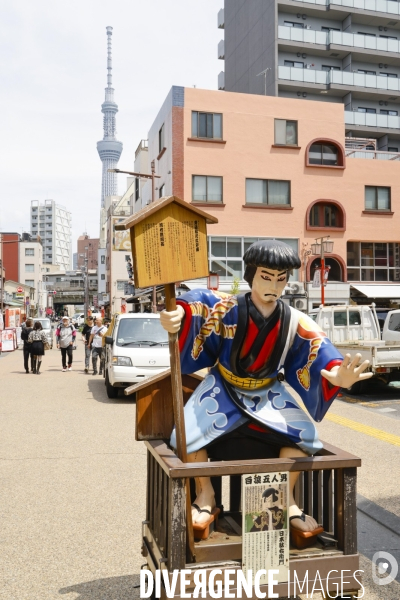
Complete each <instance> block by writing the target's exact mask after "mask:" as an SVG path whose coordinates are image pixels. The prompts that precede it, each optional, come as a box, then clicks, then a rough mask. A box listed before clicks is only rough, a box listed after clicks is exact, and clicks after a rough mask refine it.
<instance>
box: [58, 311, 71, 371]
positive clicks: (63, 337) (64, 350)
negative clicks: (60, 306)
mask: <svg viewBox="0 0 400 600" xmlns="http://www.w3.org/2000/svg"><path fill="white" fill-rule="evenodd" d="M75 338H76V329H75V327H74V326H73V325H72V323H70V322H69V317H63V318H62V320H61V324H60V325H59V326H58V328H57V330H56V339H57V348H60V349H61V362H62V370H63V372H65V371H66V370H67V369H68V371H72V355H73V349H74V342H75ZM67 356H68V365H67Z"/></svg>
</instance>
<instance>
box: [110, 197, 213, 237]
mask: <svg viewBox="0 0 400 600" xmlns="http://www.w3.org/2000/svg"><path fill="white" fill-rule="evenodd" d="M172 202H174V203H175V204H180V205H181V206H183V207H184V208H186V209H187V210H190V211H191V212H192V213H194V214H196V215H198V216H199V217H203V219H205V220H206V223H209V224H211V223H218V219H217V218H216V217H213V216H212V215H209V214H208V213H206V212H204V211H203V210H201V209H200V208H197V206H194V205H193V204H189V203H188V202H185V201H184V200H181V199H180V198H178V197H177V196H164V197H163V198H160V199H159V200H156V202H151V203H150V204H148V205H147V206H145V207H144V208H142V210H139V212H137V213H135V214H134V215H132V216H131V217H129V218H128V219H125V220H124V221H122V223H118V224H117V225H115V229H117V230H118V231H124V230H125V229H130V228H131V227H134V226H135V225H137V224H138V223H140V222H141V221H143V220H144V219H147V217H150V215H153V214H154V213H156V212H158V211H159V210H160V209H162V208H164V207H165V206H168V204H171V203H172Z"/></svg>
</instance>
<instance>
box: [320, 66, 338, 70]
mask: <svg viewBox="0 0 400 600" xmlns="http://www.w3.org/2000/svg"><path fill="white" fill-rule="evenodd" d="M321 71H341V68H340V67H334V66H333V65H322V67H321Z"/></svg>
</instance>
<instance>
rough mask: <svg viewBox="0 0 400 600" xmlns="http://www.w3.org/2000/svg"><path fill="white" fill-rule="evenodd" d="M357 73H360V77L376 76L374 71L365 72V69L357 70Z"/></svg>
mask: <svg viewBox="0 0 400 600" xmlns="http://www.w3.org/2000/svg"><path fill="white" fill-rule="evenodd" d="M357 73H361V75H376V71H367V70H366V69H358V71H357Z"/></svg>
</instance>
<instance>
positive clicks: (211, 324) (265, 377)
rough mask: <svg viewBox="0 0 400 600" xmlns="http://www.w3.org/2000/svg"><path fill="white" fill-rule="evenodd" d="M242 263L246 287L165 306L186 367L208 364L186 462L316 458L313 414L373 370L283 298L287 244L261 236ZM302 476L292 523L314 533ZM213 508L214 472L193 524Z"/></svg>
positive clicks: (196, 294) (199, 489)
mask: <svg viewBox="0 0 400 600" xmlns="http://www.w3.org/2000/svg"><path fill="white" fill-rule="evenodd" d="M243 260H244V262H245V264H246V270H245V274H244V279H245V280H246V281H247V282H248V284H249V286H250V288H251V292H248V293H245V294H239V295H238V296H232V295H229V294H223V293H219V292H214V291H211V290H206V289H198V290H193V291H191V292H189V293H187V294H185V295H183V296H181V297H180V298H179V299H178V301H177V304H178V306H177V309H176V310H175V311H171V312H166V311H163V312H162V313H161V323H162V325H163V327H164V328H165V329H166V330H167V331H169V332H171V333H175V332H178V331H179V332H180V337H179V344H180V351H181V367H182V373H184V374H187V373H194V372H195V371H198V370H200V369H204V368H208V369H209V372H208V374H207V376H206V377H205V379H204V380H203V381H202V383H201V384H200V385H199V387H198V388H197V389H196V390H195V391H194V393H193V394H192V396H191V398H190V399H189V401H188V402H187V404H186V406H185V409H184V415H185V427H186V437H187V451H188V460H189V461H190V462H207V460H208V456H209V454H210V455H211V456H213V457H217V458H218V459H222V460H223V459H225V460H229V459H240V458H243V459H246V458H262V457H265V458H270V457H271V458H272V457H281V458H295V457H301V456H312V455H314V454H315V453H316V452H317V451H318V450H320V449H321V448H322V444H321V442H320V440H319V439H318V433H317V430H316V427H315V425H314V422H313V420H314V421H317V422H319V421H321V420H322V419H323V417H324V415H325V413H326V412H327V410H328V409H329V407H330V406H331V404H332V402H333V400H334V398H335V397H336V396H337V394H338V392H339V390H340V388H349V387H351V386H352V385H353V384H354V383H355V382H356V381H359V380H361V379H365V378H368V377H371V376H372V374H371V373H363V371H365V369H366V368H367V367H368V361H365V362H363V363H362V364H361V365H359V364H358V363H359V361H360V355H359V354H356V355H355V357H354V358H353V359H352V360H351V358H350V355H346V357H345V359H343V357H342V355H341V354H340V353H339V352H338V351H337V350H336V349H335V347H334V346H333V345H332V344H331V342H330V341H329V339H328V338H327V337H326V335H325V333H324V332H323V331H322V330H321V329H320V328H319V327H318V325H317V324H316V323H315V322H314V321H313V320H312V319H310V318H309V317H308V316H306V315H304V314H303V313H301V312H300V311H298V310H296V309H294V308H292V307H289V306H288V305H287V304H285V303H284V302H283V301H282V300H280V296H281V294H282V292H283V290H284V288H285V286H286V283H287V281H288V278H289V276H290V274H291V272H292V270H293V269H298V268H299V267H300V265H301V262H300V259H299V257H298V255H297V253H296V252H294V251H293V249H292V248H290V246H288V245H287V244H285V243H283V242H280V241H277V240H263V241H259V242H256V243H254V244H253V245H252V246H250V248H249V249H248V250H247V251H246V253H245V255H244V257H243ZM283 380H285V381H286V382H287V383H288V384H289V385H290V386H291V387H292V388H293V389H294V390H295V391H296V392H297V393H298V394H299V396H300V397H301V399H302V401H303V403H304V405H305V407H306V409H307V411H308V413H309V415H310V416H311V417H312V419H311V418H310V416H309V415H308V414H307V413H306V412H305V411H304V410H303V409H302V408H301V406H300V405H299V403H298V401H297V400H296V399H295V398H294V397H293V396H292V395H291V394H290V392H289V390H288V386H287V385H285V384H284V383H283ZM171 445H172V446H173V447H176V438H175V431H174V432H173V433H172V436H171ZM254 452H256V455H254ZM235 453H236V454H235ZM251 453H253V454H251ZM298 476H299V473H298V472H292V473H290V482H289V518H290V523H291V527H293V528H295V529H298V530H300V531H303V532H308V531H313V530H316V529H317V528H318V523H317V522H316V521H315V520H314V519H313V518H312V517H310V516H308V515H305V514H304V513H303V511H302V510H301V508H299V507H298V506H297V504H296V502H295V500H294V495H293V488H294V485H295V483H296V481H297V479H298ZM214 508H215V497H214V489H213V487H212V485H211V481H210V479H209V478H208V477H199V478H197V479H196V500H195V502H194V503H193V505H192V517H193V523H194V524H198V525H201V524H204V523H206V522H208V521H209V520H210V513H211V512H212V510H213V509H214Z"/></svg>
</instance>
